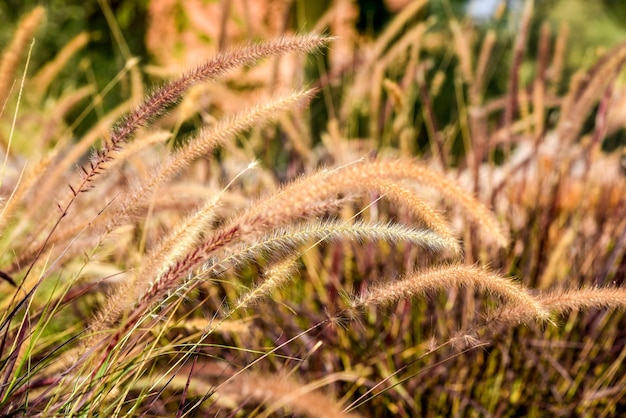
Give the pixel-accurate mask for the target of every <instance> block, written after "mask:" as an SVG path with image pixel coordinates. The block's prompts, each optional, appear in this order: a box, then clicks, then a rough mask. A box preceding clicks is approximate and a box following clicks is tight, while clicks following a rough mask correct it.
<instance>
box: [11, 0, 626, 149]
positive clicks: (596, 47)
mask: <svg viewBox="0 0 626 418" xmlns="http://www.w3.org/2000/svg"><path fill="white" fill-rule="evenodd" d="M150 1H151V0H4V1H3V2H0V23H1V24H0V48H4V46H5V45H7V43H8V42H9V41H10V39H11V35H12V34H13V31H14V29H15V27H16V25H17V22H18V21H19V18H20V17H21V16H23V15H24V14H25V13H26V12H27V11H29V10H31V9H32V8H33V7H35V6H37V5H43V6H45V7H46V9H47V18H46V22H45V24H44V25H43V26H42V27H41V28H40V30H39V32H38V36H37V39H36V44H35V47H34V52H33V55H32V61H31V63H32V66H31V69H33V70H32V71H34V69H37V68H38V67H39V66H41V65H43V63H45V62H48V61H49V60H51V59H52V58H53V57H54V56H55V54H56V53H57V52H58V51H59V50H61V48H63V46H64V45H67V43H68V42H69V41H70V40H71V39H72V38H74V37H75V36H76V35H77V34H79V33H81V32H86V33H88V34H89V35H90V42H89V45H88V47H87V48H86V50H85V51H84V52H83V53H81V54H76V55H75V56H74V57H73V58H72V60H71V61H70V63H69V65H66V66H65V68H64V70H63V71H62V72H61V74H60V75H59V77H58V78H57V80H56V82H55V83H54V85H53V87H52V88H53V89H56V92H57V93H59V92H60V91H62V90H64V89H72V88H76V87H77V86H81V85H85V84H91V85H95V86H96V87H97V90H98V91H102V89H104V88H105V86H106V85H107V84H108V83H109V82H110V81H111V80H112V79H114V77H115V76H116V74H118V73H119V72H120V71H121V70H122V69H123V68H124V65H125V63H126V62H127V61H128V59H129V58H130V56H134V57H139V58H140V65H149V64H151V63H153V62H154V56H151V54H150V51H149V48H147V46H146V35H147V27H148V24H149V7H150ZM409 1H410V0H409ZM409 1H407V0H360V1H357V2H356V3H357V4H358V13H359V16H358V18H357V19H356V25H355V26H356V30H357V31H358V33H359V36H364V37H372V38H374V37H376V36H377V34H379V33H380V32H381V31H382V30H383V29H384V28H385V26H386V24H387V23H388V22H389V21H390V20H391V19H392V18H393V17H394V16H395V15H396V14H397V13H398V12H399V11H400V10H401V9H402V7H404V6H405V5H406V4H407V3H409ZM205 3H222V4H223V2H220V1H218V0H214V1H208V2H205ZM285 3H290V2H285ZM331 3H332V2H331V1H330V0H324V1H316V2H312V1H305V0H295V1H293V2H291V3H290V4H292V7H291V19H290V20H291V22H290V24H289V26H291V28H292V29H295V30H308V29H310V28H312V27H314V25H315V23H316V22H317V21H318V20H319V19H320V18H321V17H322V16H323V14H324V12H325V10H327V9H328V7H330V5H331ZM523 3H524V2H523V0H508V1H507V0H502V1H499V0H433V1H430V2H429V4H428V7H427V10H425V11H423V12H422V13H420V15H419V16H418V17H417V18H418V19H426V18H430V19H433V21H434V24H433V26H432V27H431V29H430V30H437V29H442V28H444V30H445V28H447V27H448V23H449V21H450V20H451V19H458V20H460V21H461V22H464V24H470V23H469V22H472V23H471V24H472V25H474V26H475V27H476V29H477V30H478V33H479V34H481V36H482V35H484V34H485V33H486V32H487V31H488V30H490V29H493V30H495V31H496V33H497V34H498V36H497V40H496V45H495V47H494V50H493V51H494V53H493V55H492V59H494V58H495V59H498V57H499V59H498V61H499V62H497V65H493V66H492V70H491V73H490V74H489V77H490V79H489V83H488V84H487V85H486V89H485V92H484V98H485V99H489V98H494V97H501V96H502V95H504V94H505V93H506V92H507V91H508V90H507V89H508V87H509V86H508V83H509V76H510V74H509V68H508V67H510V63H511V62H512V53H513V52H512V50H513V43H514V39H515V35H516V33H517V29H518V25H519V21H520V15H521V12H522V9H523ZM505 9H506V10H507V12H506V13H504V12H503V11H504V10H505ZM107 14H109V16H108V17H109V18H108V19H107ZM625 17H626V2H622V1H618V0H603V1H598V2H588V1H584V0H545V1H538V2H535V6H534V11H533V19H532V23H531V25H532V26H531V31H530V34H529V40H528V48H527V50H526V54H525V56H524V62H523V63H522V66H521V68H520V78H521V80H520V81H521V85H524V84H525V82H526V81H528V80H532V78H533V76H534V75H533V71H534V68H536V65H535V59H536V54H537V50H538V48H537V45H538V42H539V33H540V28H541V25H542V24H544V23H545V22H547V23H548V24H549V26H550V28H551V30H552V33H553V34H556V33H558V31H559V27H561V25H563V23H564V22H565V23H567V25H568V26H569V34H568V48H567V54H566V62H565V68H564V69H563V74H564V77H563V83H562V85H561V87H562V91H561V92H563V91H566V90H567V88H568V80H569V77H570V76H571V75H572V74H573V73H574V72H575V71H577V70H579V69H584V68H589V67H590V66H591V65H592V64H593V63H594V62H595V61H596V60H597V58H598V57H599V56H600V55H601V54H602V53H603V52H606V49H607V48H610V47H611V46H613V45H615V44H616V43H617V42H619V41H620V40H623V39H625V38H626V19H625ZM174 18H175V19H176V20H178V21H177V22H176V24H177V25H179V29H184V26H185V25H187V24H188V22H185V21H184V19H185V16H184V15H183V14H174ZM115 26H117V27H115ZM117 30H119V32H120V33H121V35H122V36H121V37H118V38H117V39H116V37H115V36H114V35H113V33H114V32H115V31H117ZM209 38H210V35H209ZM207 41H208V42H216V40H211V39H207ZM479 48H480V44H479V42H474V49H475V50H476V53H478V49H479ZM125 51H126V52H125ZM429 54H433V55H435V56H433V57H430V58H432V59H431V61H432V62H434V63H436V65H435V68H432V69H431V71H430V74H429V75H428V76H427V80H432V77H433V76H434V75H435V73H436V72H437V71H439V72H444V73H446V77H445V82H444V83H443V85H442V86H441V87H440V89H441V90H440V93H441V94H438V95H437V96H436V100H435V102H434V112H435V114H436V116H437V118H438V119H439V120H441V121H442V122H443V123H446V122H449V121H450V120H451V119H450V118H455V117H456V116H455V115H454V113H453V112H451V111H450V110H451V109H456V108H457V106H455V105H454V101H455V100H456V99H455V86H454V76H453V75H454V74H453V72H454V71H455V70H456V69H457V68H458V66H457V65H456V62H455V60H456V57H455V56H454V53H453V50H452V46H451V45H449V46H448V47H447V48H440V49H431V50H430V51H429ZM437 54H438V55H439V56H436V55H437ZM126 55H130V56H126ZM318 67H319V66H318ZM496 68H497V71H495V69H496ZM323 71H324V70H323V68H318V71H314V73H313V75H312V78H316V77H318V76H319V75H320V72H323ZM146 81H147V85H148V86H149V85H150V84H151V81H150V80H146ZM155 81H156V82H160V81H161V79H157V80H152V82H155ZM129 88H130V87H129V86H128V83H127V82H126V83H125V82H124V80H122V82H121V83H119V85H118V86H116V88H115V89H113V91H112V92H111V93H109V94H108V95H107V96H106V97H104V100H103V102H102V108H103V110H104V111H107V110H109V109H111V108H113V107H115V105H116V104H118V103H119V102H120V100H121V99H123V98H125V97H128V96H129V95H130V93H129ZM54 91H55V90H53V92H54ZM320 106H323V104H321V105H320ZM416 106H419V103H416ZM315 109H316V107H315V103H314V110H315ZM317 109H318V110H317V112H316V113H317V114H318V115H319V117H320V118H321V119H320V120H317V121H315V120H314V121H313V122H312V127H313V134H314V136H315V134H316V133H318V132H316V130H317V129H316V127H319V129H325V125H326V123H325V122H326V121H325V110H324V109H320V108H319V106H317ZM416 113H417V112H416ZM71 116H76V115H70V117H71ZM96 118H97V116H96V115H95V113H92V114H91V115H89V116H88V117H87V118H85V120H84V122H83V123H82V124H81V126H83V127H84V128H83V129H86V127H89V126H92V125H93V123H94V120H95V119H96ZM587 125H589V127H590V126H591V124H590V123H588V124H587ZM81 126H79V127H78V129H77V131H76V132H77V133H78V134H80V133H82V132H83V130H82V129H81ZM363 129H364V128H363ZM363 129H362V127H361V128H359V127H357V128H356V130H355V132H354V133H353V134H354V136H360V135H361V134H367V133H368V132H366V131H363ZM459 141H460V138H457V140H456V142H459ZM418 142H419V146H420V147H425V146H426V144H427V142H428V139H427V135H426V133H423V134H422V135H420V137H419V138H418ZM624 142H625V140H624V137H623V135H622V133H621V131H620V132H618V133H613V134H612V135H611V136H609V137H608V138H607V139H606V141H605V144H608V145H607V147H608V148H610V149H614V148H615V147H616V146H617V145H618V144H622V143H624ZM459 147H460V146H459V145H458V144H457V146H456V147H455V148H453V149H456V150H457V151H458V149H459Z"/></svg>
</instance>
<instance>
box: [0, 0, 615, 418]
mask: <svg viewBox="0 0 626 418" xmlns="http://www.w3.org/2000/svg"><path fill="white" fill-rule="evenodd" d="M339 3H341V2H337V5H334V6H333V7H331V8H329V10H328V11H327V15H326V16H324V17H323V18H322V21H321V22H320V24H319V25H320V26H324V22H333V23H332V24H330V25H329V26H330V32H331V35H332V34H334V33H338V34H339V33H343V34H349V33H353V32H351V30H350V25H353V24H354V22H353V21H350V19H339V17H341V16H344V17H345V16H353V15H350V13H346V9H345V7H349V6H346V5H345V4H344V5H342V6H341V7H340V5H339ZM425 4H426V2H413V3H411V4H410V5H409V6H407V7H406V8H405V9H404V10H403V11H402V12H401V13H399V14H398V15H397V17H396V18H395V20H394V21H393V22H392V23H391V24H390V25H389V26H388V28H387V29H386V31H385V32H384V33H383V34H381V35H380V36H379V37H378V38H377V39H376V40H374V41H372V42H371V43H368V42H366V41H363V44H362V45H352V46H349V42H350V41H355V39H346V38H345V37H344V38H335V37H333V36H326V35H317V34H308V35H302V34H300V35H287V34H283V35H281V36H277V37H274V38H271V39H268V40H265V41H260V42H256V43H251V44H248V45H247V46H241V47H236V48H229V49H224V50H223V51H221V52H219V53H218V54H217V55H216V56H214V57H207V58H208V60H207V61H206V62H205V63H204V64H201V65H199V66H198V67H196V68H195V69H192V70H188V71H186V72H183V73H182V75H178V76H175V77H174V78H172V79H171V80H170V81H167V82H165V83H163V84H162V85H161V87H159V88H157V89H155V90H154V91H153V92H152V93H151V94H149V95H148V96H147V97H146V98H145V99H143V100H142V101H141V102H140V103H135V101H136V100H135V98H134V97H132V98H131V99H129V101H128V102H125V103H121V104H120V105H119V107H118V108H116V109H112V110H110V111H109V112H107V113H105V114H102V115H101V119H100V122H99V123H98V125H97V126H94V127H93V129H92V130H90V131H87V132H86V133H85V134H84V135H83V136H82V137H81V138H75V139H73V140H70V138H71V137H72V134H73V133H74V130H75V128H76V125H75V124H72V123H71V122H70V124H69V125H67V124H65V123H64V121H65V120H66V118H67V115H68V114H69V112H70V110H71V109H72V108H75V107H76V106H78V105H79V104H81V103H83V102H84V99H85V98H86V97H88V96H89V95H90V94H94V90H95V89H94V87H93V86H84V87H76V86H74V88H73V89H70V91H68V92H66V93H64V94H62V95H61V96H60V97H55V96H54V95H53V93H52V92H49V93H42V90H38V91H35V92H33V93H32V94H30V93H29V89H31V88H35V87H34V86H41V85H42V84H43V85H44V86H45V88H44V91H45V89H47V86H49V85H50V84H51V83H54V80H55V77H56V74H57V72H58V71H60V70H61V67H62V66H63V63H65V62H67V59H68V57H69V56H70V55H72V54H78V53H80V49H81V48H82V47H84V46H85V42H87V40H88V39H85V37H84V36H82V37H79V38H76V40H75V41H72V44H71V45H68V46H67V47H66V48H65V49H64V50H63V51H60V52H59V57H58V58H57V59H55V60H54V61H53V62H52V63H51V64H50V65H49V66H45V67H44V68H45V71H43V70H42V72H40V73H39V74H38V75H36V76H33V77H31V76H30V75H29V74H30V73H31V70H30V69H29V68H28V67H26V68H25V67H20V66H19V65H18V63H23V62H25V63H28V61H27V59H26V58H27V57H26V56H21V55H20V54H22V53H23V52H24V51H25V50H26V48H25V45H27V44H28V42H29V40H30V39H31V38H32V37H33V33H35V30H36V29H37V26H38V24H39V22H40V21H41V19H42V16H43V14H44V13H45V11H44V9H42V8H37V9H35V10H34V11H33V12H31V13H30V14H29V15H28V16H27V17H25V18H24V20H23V21H22V22H21V23H20V25H19V28H18V29H17V30H16V32H15V37H14V41H13V43H12V44H11V45H9V46H8V47H7V49H6V50H5V52H4V53H3V55H2V62H1V63H0V68H2V69H3V71H2V74H0V77H1V78H0V101H2V103H3V111H2V115H1V117H2V119H1V120H0V122H1V124H2V133H1V134H2V138H1V139H2V145H3V153H4V156H5V157H6V158H5V161H6V163H5V166H4V169H3V173H4V174H3V178H2V189H1V192H2V197H3V201H2V205H3V206H2V212H1V213H0V225H1V226H2V236H1V237H2V238H1V239H0V245H1V246H2V250H3V251H2V254H3V255H2V259H1V260H2V266H1V267H2V272H1V274H0V279H2V280H1V281H0V286H2V288H3V295H4V296H3V297H2V298H1V299H0V304H1V306H2V316H1V322H0V330H1V332H2V338H1V341H0V379H1V380H0V410H1V411H2V414H4V415H8V416H13V415H24V416H38V415H41V416H53V415H92V414H93V415H103V416H114V415H120V414H124V415H173V414H176V415H177V416H183V415H191V414H196V413H203V414H210V415H219V414H224V415H228V416H230V415H234V416H249V415H261V416H269V415H279V416H284V415H290V414H295V415H304V416H345V415H348V416H350V415H352V416H383V415H399V416H415V415H416V414H422V415H428V414H432V415H439V414H469V415H475V414H479V415H507V416H508V415H517V414H522V413H523V414H528V415H535V416H537V415H540V414H541V413H544V412H545V411H549V412H551V413H554V414H566V415H567V414H582V415H591V414H593V415H594V416H601V415H610V414H613V413H615V412H616V411H618V410H619V408H620V407H623V401H621V400H620V399H621V395H623V394H624V393H625V392H626V384H625V383H626V382H625V381H624V378H623V377H622V376H623V375H624V374H623V373H622V371H623V366H622V360H623V357H624V355H625V353H626V349H625V346H624V341H626V340H625V337H624V335H623V330H622V329H621V328H620V326H619V324H620V321H621V320H623V315H622V314H621V313H620V312H613V311H621V310H623V309H624V307H625V305H626V294H625V292H624V289H623V288H622V287H621V285H622V281H623V264H624V251H625V247H626V238H625V237H626V234H625V233H624V232H623V231H624V230H626V224H625V221H624V219H626V216H624V215H625V213H624V199H623V196H624V195H625V194H624V192H625V191H626V181H625V179H624V176H623V175H622V173H620V172H619V167H618V164H619V161H618V158H616V156H615V155H609V154H605V153H603V152H601V150H600V146H601V142H602V139H603V138H604V137H605V136H606V135H607V132H609V130H610V129H611V127H610V126H609V125H610V123H609V121H611V109H612V107H611V103H613V100H614V99H613V97H614V96H613V92H615V91H616V90H617V81H616V77H617V74H619V71H620V70H621V67H622V63H623V61H624V59H623V54H624V51H626V47H625V46H624V45H618V46H617V47H615V48H614V49H613V50H610V51H608V52H607V53H606V54H605V55H604V56H603V57H601V58H600V59H599V60H598V62H597V64H596V65H595V66H594V67H593V68H591V69H589V70H587V71H586V72H585V73H584V75H583V74H582V73H581V75H578V76H574V77H573V81H572V85H571V87H570V89H569V90H568V91H567V93H565V94H564V95H562V96H560V95H559V91H560V89H558V88H557V86H556V84H558V83H559V82H560V78H559V77H560V75H558V74H555V72H557V68H559V66H560V65H562V60H563V57H562V55H561V54H564V52H563V50H564V48H563V47H562V45H563V44H564V43H565V40H564V36H565V35H564V34H563V33H560V34H558V35H557V37H556V39H554V40H553V39H552V37H551V35H550V33H549V29H548V28H547V27H544V29H542V31H541V38H540V46H539V49H540V51H543V52H541V53H540V54H539V58H538V61H537V67H538V69H537V73H536V75H535V78H534V79H533V80H532V82H531V83H529V84H528V85H527V86H525V85H523V84H522V81H521V79H520V75H519V72H520V66H521V63H522V60H523V59H524V54H525V52H526V51H527V49H528V30H529V22H530V20H531V19H532V3H531V2H528V6H527V8H526V9H525V13H524V14H523V16H522V24H521V31H520V32H519V35H518V37H517V40H516V41H515V48H514V49H513V54H512V65H511V66H510V69H509V71H510V75H509V82H510V85H509V87H508V90H507V93H506V95H505V96H504V97H489V94H488V92H487V90H486V87H487V85H488V83H489V79H488V75H487V74H488V73H489V72H490V69H491V68H492V67H493V66H494V65H496V64H495V62H494V61H493V60H494V58H493V50H494V48H495V46H494V45H495V35H494V32H487V33H486V35H485V36H484V38H482V39H481V38H478V34H476V33H474V32H473V30H474V29H473V28H471V27H468V26H464V24H462V23H461V22H458V21H451V22H450V23H449V25H448V26H446V27H443V28H442V27H439V28H438V29H437V30H434V29H433V30H427V29H429V28H428V26H429V25H431V24H433V23H434V22H433V21H430V20H426V21H421V22H418V23H416V24H415V25H414V22H415V21H416V15H417V14H418V13H420V12H422V11H423V7H424V5H425ZM342 7H344V8H342ZM342 13H346V14H342ZM342 25H343V26H342ZM448 35H449V36H450V37H451V39H453V40H454V42H453V43H452V46H451V47H452V48H453V53H454V54H455V57H456V60H457V61H456V67H454V71H453V72H452V73H445V72H443V71H428V70H427V67H428V66H427V65H426V64H425V63H423V62H421V60H423V59H424V53H425V49H427V50H426V52H428V53H430V54H432V56H438V55H437V53H438V51H439V50H440V48H445V47H447V46H448V44H444V43H442V37H446V36H448ZM471 35H473V36H474V37H473V38H472V36H471ZM470 39H479V40H480V42H481V43H480V44H479V45H471V43H470V42H469V41H468V40H470ZM552 43H554V44H555V45H556V47H555V48H556V50H555V54H554V55H553V56H554V61H553V62H552V63H549V62H548V57H549V55H550V54H548V53H546V52H545V51H546V49H549V48H550V45H551V44H552ZM559 45H561V46H559ZM334 46H336V47H337V48H346V47H350V48H353V50H354V51H355V52H356V54H355V56H354V57H355V61H354V62H353V63H349V65H348V66H347V67H346V59H345V58H346V57H345V56H337V55H331V57H330V59H329V61H328V68H327V69H326V70H327V71H326V73H325V74H324V76H323V77H322V78H321V79H320V80H318V81H317V82H316V84H317V85H316V87H315V88H313V89H307V88H304V87H303V86H302V83H301V82H299V81H298V80H302V79H303V78H304V77H303V76H302V74H300V73H302V72H303V71H304V67H303V66H301V67H294V68H296V70H294V71H296V72H299V73H298V74H299V76H296V77H294V80H295V82H294V85H290V86H286V87H287V89H286V90H280V89H277V88H274V87H276V86H277V84H276V83H272V82H271V81H269V82H267V84H266V86H269V87H268V88H265V89H263V88H260V89H259V90H260V91H258V92H257V94H256V98H257V102H256V104H254V105H252V106H249V107H248V106H241V107H239V106H235V107H239V108H238V109H237V110H236V112H234V113H232V114H226V115H222V116H221V117H219V118H213V117H210V115H209V112H208V108H207V107H206V106H205V105H204V104H203V103H204V101H203V96H204V94H207V92H210V93H211V94H217V92H220V91H221V92H223V95H224V96H221V97H218V98H217V99H220V100H226V99H228V98H229V99H233V97H238V94H239V92H237V91H235V92H230V93H229V92H228V88H229V84H228V83H225V82H220V80H221V78H222V77H224V76H226V75H227V74H228V73H232V72H234V71H240V72H238V73H237V74H239V75H240V76H241V77H247V76H248V75H247V74H246V71H247V70H248V69H250V67H254V66H255V65H256V64H257V62H259V61H262V60H275V59H278V57H281V56H283V55H285V54H292V55H297V54H299V55H302V56H307V55H310V54H316V55H317V57H320V56H321V54H322V53H325V52H326V50H327V48H330V51H333V48H334ZM475 50H478V51H479V52H478V57H477V58H476V52H475ZM557 50H558V51H560V52H557ZM360 54H362V56H361V55H360ZM24 55H25V54H24ZM314 56H315V55H314ZM311 59H313V58H311V57H310V56H309V60H311ZM241 68H244V70H241ZM350 68H352V69H354V70H350ZM548 68H551V69H552V73H551V78H549V77H548V76H547V72H548ZM137 71H138V68H137V67H136V60H130V61H129V62H128V63H127V65H126V66H125V67H124V69H122V70H121V72H120V74H119V75H118V77H117V78H116V80H117V81H119V80H122V81H123V82H129V83H138V82H140V80H139V78H138V77H137V76H136V75H137ZM352 71H354V72H352ZM130 73H132V74H130ZM129 74H130V75H129ZM449 74H452V76H453V77H454V79H453V80H447V79H446V77H448V76H449ZM275 77H276V73H272V74H270V75H269V76H268V78H269V79H270V80H271V79H274V80H275ZM20 78H23V79H24V83H23V89H22V87H21V86H20V84H19V83H18V82H16V81H15V82H14V81H12V80H19V79H20ZM337 80H341V83H337V82H336V81H337ZM208 81H210V82H211V83H213V84H207V82H208ZM115 82H116V81H114V83H115ZM550 83H553V84H552V85H550ZM284 84H286V83H284V81H282V80H281V83H280V85H281V86H282V85H284ZM446 85H447V86H450V85H452V87H453V88H454V92H455V100H453V101H450V103H453V104H454V106H456V109H455V112H454V114H455V115H456V117H450V118H449V119H448V120H447V122H444V123H442V120H440V118H441V115H440V114H438V113H437V109H436V106H435V101H437V100H438V99H439V98H438V95H439V94H442V93H440V91H439V88H445V86H446ZM207 86H211V87H207ZM272 86H273V87H272ZM233 89H234V88H233ZM131 90H132V91H141V90H143V85H140V86H134V88H133V89H131ZM22 93H24V100H21V99H20V98H21V97H22ZM104 93H105V92H101V94H104ZM320 96H322V97H324V98H326V99H327V102H328V103H330V104H332V102H333V100H336V101H338V103H339V104H340V105H339V106H337V107H336V112H335V110H334V109H335V107H334V106H330V105H329V108H328V114H329V120H328V125H327V126H326V127H323V129H322V130H323V131H325V132H324V133H323V134H322V137H321V138H320V139H321V143H320V144H319V145H315V144H316V138H313V137H312V135H313V134H312V132H314V131H315V130H314V129H309V128H306V123H305V122H304V121H305V120H306V118H305V116H306V115H307V113H306V107H307V104H308V103H310V102H311V101H312V100H315V98H316V97H320ZM93 97H96V98H95V99H93V100H92V102H91V103H90V104H89V105H87V111H89V109H90V108H93V107H97V106H98V103H99V100H101V98H100V99H98V97H100V96H93ZM247 102H248V98H246V100H241V103H247ZM50 103H52V105H51V104H50ZM598 103H599V105H598V107H597V110H595V116H594V118H595V128H594V129H593V130H592V132H591V133H589V134H586V133H584V132H583V127H584V122H585V119H586V118H587V116H588V115H589V114H590V113H592V112H593V111H594V106H595V105H596V104H598ZM316 105H317V104H316ZM42 109H43V110H42ZM49 109H53V110H52V111H50V110H49ZM417 109H419V110H417ZM552 111H554V112H556V111H558V113H559V116H558V118H555V119H551V118H547V117H546V115H547V114H548V113H549V112H552ZM85 114H86V113H83V116H81V117H84V115H85ZM190 114H198V115H200V119H201V120H202V126H201V127H199V128H198V129H196V130H194V131H192V132H191V133H190V134H188V135H181V134H180V133H179V131H180V128H181V127H182V126H183V124H185V123H186V121H187V120H188V119H189V117H190V116H189V115H190ZM35 117H36V118H38V120H39V121H40V122H39V125H40V126H42V127H43V128H42V129H40V130H38V129H32V127H30V128H29V127H28V126H27V123H28V120H29V118H35ZM313 120H314V122H315V123H318V122H319V120H318V119H315V118H313ZM495 120H498V121H499V122H498V123H496V122H494V121H495ZM360 124H363V126H359V125H360ZM316 129H319V127H316ZM355 133H358V134H359V135H361V134H363V133H365V139H364V140H359V139H358V138H353V137H354V136H355ZM285 136H287V138H285ZM457 136H458V137H457ZM29 139H30V140H31V141H32V142H30V143H29V142H28V141H29ZM275 140H282V145H283V146H284V147H285V148H286V152H285V151H283V152H282V153H281V154H280V155H281V156H282V157H281V158H285V159H286V160H288V163H287V164H286V168H285V169H284V170H283V169H280V164H281V163H280V161H279V162H278V163H277V165H276V167H273V166H271V165H270V164H269V163H271V161H272V159H271V158H270V157H268V155H269V154H268V153H269V151H270V148H272V146H271V145H270V144H271V141H275ZM459 141H460V142H461V146H460V149H459V143H458V142H459ZM420 143H421V144H422V145H423V146H422V147H421V148H420V149H418V147H417V145H418V144H420ZM14 144H15V145H14ZM90 147H93V149H94V150H93V151H92V154H91V156H90V157H88V156H85V155H84V154H85V153H86V150H87V149H88V148H90ZM371 150H376V151H378V154H379V155H378V156H376V157H373V156H371V155H367V153H368V151H371ZM257 157H258V159H257ZM279 160H280V158H279ZM283 161H284V160H283ZM76 166H77V168H76ZM72 167H74V170H72ZM609 170H615V173H613V172H612V171H609ZM608 173H611V174H610V175H606V174H608ZM603 174H605V175H604V176H603ZM581 311H588V313H581Z"/></svg>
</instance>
